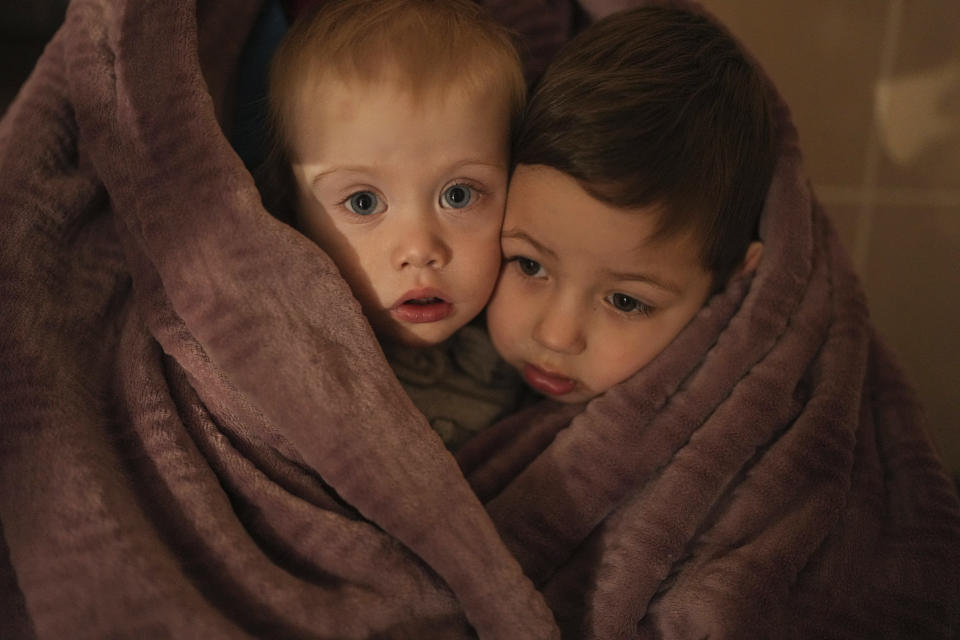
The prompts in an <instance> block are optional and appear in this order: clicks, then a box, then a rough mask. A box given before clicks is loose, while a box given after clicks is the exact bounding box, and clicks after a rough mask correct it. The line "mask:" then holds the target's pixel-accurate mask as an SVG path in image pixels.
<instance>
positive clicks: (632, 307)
mask: <svg viewBox="0 0 960 640" xmlns="http://www.w3.org/2000/svg"><path fill="white" fill-rule="evenodd" d="M607 299H608V300H609V301H610V304H612V305H613V307H614V309H616V310H617V311H622V312H624V313H635V312H636V313H641V314H643V315H649V314H650V313H651V312H652V311H653V307H651V306H650V305H648V304H644V303H643V302H640V301H639V300H637V299H636V298H634V297H632V296H628V295H627V294H625V293H614V294H613V295H611V296H610V297H609V298H607Z"/></svg>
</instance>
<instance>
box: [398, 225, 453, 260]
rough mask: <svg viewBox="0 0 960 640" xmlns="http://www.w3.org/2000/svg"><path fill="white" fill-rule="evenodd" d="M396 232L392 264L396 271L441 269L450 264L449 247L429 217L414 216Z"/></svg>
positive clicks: (440, 231)
mask: <svg viewBox="0 0 960 640" xmlns="http://www.w3.org/2000/svg"><path fill="white" fill-rule="evenodd" d="M396 231H397V236H396V242H395V245H394V250H393V263H394V266H395V267H396V268H397V269H407V268H416V269H424V268H432V269H441V268H443V267H445V266H446V265H447V263H448V262H450V258H451V257H452V255H451V253H452V252H451V251H450V247H449V246H448V245H447V243H446V242H445V241H444V238H443V233H442V230H441V229H440V228H439V226H438V225H437V224H435V223H434V222H433V221H432V220H430V218H429V216H416V217H414V218H412V219H411V220H409V221H407V222H406V223H404V224H402V225H399V228H398V229H397V230H396Z"/></svg>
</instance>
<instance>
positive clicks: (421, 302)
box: [403, 296, 446, 307]
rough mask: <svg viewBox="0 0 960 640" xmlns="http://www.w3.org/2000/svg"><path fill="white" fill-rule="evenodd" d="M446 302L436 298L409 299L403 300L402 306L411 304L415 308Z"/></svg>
mask: <svg viewBox="0 0 960 640" xmlns="http://www.w3.org/2000/svg"><path fill="white" fill-rule="evenodd" d="M444 302H446V300H444V299H443V298H437V297H436V296H434V297H430V298H411V299H409V300H404V301H403V304H412V305H416V306H420V307H422V306H425V305H428V304H441V303H444Z"/></svg>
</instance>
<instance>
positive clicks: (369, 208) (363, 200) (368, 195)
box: [346, 191, 380, 216]
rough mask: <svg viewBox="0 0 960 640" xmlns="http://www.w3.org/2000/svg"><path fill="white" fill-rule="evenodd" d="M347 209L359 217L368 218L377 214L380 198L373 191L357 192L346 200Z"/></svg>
mask: <svg viewBox="0 0 960 640" xmlns="http://www.w3.org/2000/svg"><path fill="white" fill-rule="evenodd" d="M346 204H347V208H348V209H350V211H353V212H354V213H355V214H357V215H358V216H368V215H370V214H371V213H376V212H377V209H378V208H379V205H380V198H378V197H377V194H375V193H373V192H372V191H357V192H356V193H354V194H351V195H350V197H349V198H347V200H346Z"/></svg>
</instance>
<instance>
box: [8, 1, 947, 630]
mask: <svg viewBox="0 0 960 640" xmlns="http://www.w3.org/2000/svg"><path fill="white" fill-rule="evenodd" d="M258 5H259V2H258V1H257V0H236V1H232V2H229V3H228V2H213V1H212V0H206V1H201V2H200V3H199V5H195V4H194V3H193V2H190V1H188V0H74V2H73V3H72V5H71V7H70V9H69V12H68V16H67V21H66V24H65V25H64V27H63V28H62V29H61V30H60V32H59V33H58V34H57V36H56V37H55V38H54V40H53V41H52V42H51V44H50V45H49V47H48V48H47V50H46V52H45V53H44V55H43V57H42V59H41V60H40V62H39V64H38V66H37V68H36V70H35V72H34V73H33V75H32V76H31V78H30V79H29V81H28V82H27V84H26V86H25V87H24V89H23V91H22V92H21V94H20V95H19V97H18V99H17V100H16V102H15V103H14V104H13V105H12V106H11V108H10V110H9V112H8V113H7V114H6V116H5V117H4V119H3V121H2V123H0V203H2V204H0V207H2V214H0V215H2V216H3V219H2V224H0V300H2V312H0V313H2V316H0V421H2V422H0V637H3V638H33V637H37V638H64V637H71V638H103V637H137V638H155V637H204V638H241V637H310V638H317V637H324V638H373V637H376V638H468V637H472V636H473V635H474V634H476V635H478V636H479V637H481V638H517V639H530V638H558V637H561V635H562V637H566V638H598V639H603V640H607V639H612V638H637V637H639V638H701V637H713V638H762V637H769V638H797V637H814V638H876V637H884V638H894V637H902V638H948V637H951V636H955V635H956V634H957V633H958V626H957V625H958V606H960V605H958V602H960V557H958V556H960V506H958V501H957V497H956V494H955V492H954V489H953V487H952V486H951V484H950V483H949V481H948V479H947V477H946V475H945V473H944V471H943V469H942V467H941V465H940V463H939V461H938V460H937V458H936V456H935V455H934V453H933V451H932V449H931V446H930V443H929V441H928V439H927V437H926V436H925V435H924V431H923V427H922V423H921V418H920V414H919V410H918V407H917V404H916V402H915V399H914V396H913V394H912V393H911V392H910V391H909V389H908V388H907V387H906V385H905V384H904V382H903V381H902V378H901V374H900V372H899V370H898V369H897V367H896V366H895V365H894V364H893V361H892V359H891V357H890V355H889V354H888V353H887V352H886V351H885V350H884V349H883V347H882V346H881V345H880V343H879V341H878V339H877V337H876V336H875V335H874V333H873V331H872V330H871V328H870V324H869V320H868V316H867V311H866V307H865V304H864V299H863V294H862V292H861V289H860V286H859V284H858V282H857V279H856V277H855V276H854V274H853V271H852V269H851V267H850V264H849V263H848V261H847V259H846V257H845V255H844V252H843V250H842V249H841V248H840V246H839V243H838V241H837V238H836V235H835V234H834V232H833V231H832V229H831V227H830V225H829V224H828V222H827V220H826V218H825V217H824V214H823V213H822V211H821V209H820V207H819V206H818V205H817V203H816V200H815V198H814V197H813V195H812V192H811V189H810V186H809V184H808V183H807V181H806V179H805V178H804V174H803V169H802V165H801V160H800V155H799V152H798V150H797V147H796V137H795V134H794V133H793V131H792V128H791V127H790V125H789V115H788V113H787V112H786V110H785V109H783V110H782V111H781V113H780V119H781V122H782V136H783V144H782V154H781V158H780V162H779V165H778V167H777V172H776V177H775V179H774V183H773V185H772V188H771V191H770V194H769V198H768V201H767V205H766V209H765V212H764V215H763V221H762V230H761V232H762V238H763V240H764V242H765V244H766V251H765V254H764V259H763V262H762V264H761V265H760V268H759V270H758V272H757V274H756V275H755V276H754V277H753V278H751V279H740V280H737V281H735V282H733V283H732V284H731V286H730V287H729V288H728V289H727V291H725V292H724V293H722V294H720V295H718V296H715V297H714V298H713V299H711V300H710V301H709V303H708V305H707V306H706V307H705V308H704V309H703V310H702V312H701V313H700V314H699V315H698V316H697V317H696V318H695V319H694V320H693V321H692V322H691V324H690V325H689V326H688V327H687V328H686V329H685V330H684V331H683V332H682V333H681V334H680V336H678V338H677V339H676V340H675V341H674V342H673V343H672V344H671V345H670V346H669V347H668V348H667V349H666V350H665V351H664V352H663V353H662V354H661V356H660V357H658V358H657V359H655V360H654V361H653V362H652V363H651V364H650V365H648V366H647V367H645V368H644V369H643V370H642V371H641V372H640V373H638V374H637V375H636V376H634V377H633V378H631V379H630V380H628V381H627V382H625V383H623V384H621V385H620V386H618V387H617V388H615V389H613V390H611V391H610V392H609V393H607V394H605V395H604V396H602V397H600V398H597V399H595V400H594V401H593V402H591V403H590V404H588V405H586V406H580V405H577V406H564V405H557V404H553V403H549V402H544V403H540V404H538V405H536V406H534V407H532V408H530V409H528V410H526V411H524V412H522V413H520V414H517V415H515V416H512V417H510V418H508V419H507V420H505V421H504V422H502V423H500V424H499V425H497V426H495V427H493V428H492V429H489V430H487V431H485V432H484V433H483V434H481V435H480V436H479V437H477V438H475V439H474V440H473V441H471V442H470V443H469V444H468V445H467V446H466V447H465V448H464V449H463V450H461V452H460V453H459V455H458V458H457V459H454V458H453V457H452V456H451V454H450V453H449V452H448V451H447V450H446V449H445V448H444V446H443V444H442V442H441V440H440V438H439V437H438V436H437V435H436V433H434V431H432V430H431V429H430V426H429V425H428V423H427V421H426V419H425V418H424V417H423V416H422V415H421V414H420V413H419V412H417V411H416V410H415V408H414V406H413V404H412V403H411V401H410V400H409V398H408V397H407V395H406V394H405V393H404V391H403V389H402V387H401V386H400V384H399V382H398V381H397V379H396V377H395V376H394V375H393V373H392V372H391V370H390V367H389V366H388V364H387V362H386V360H385V358H384V355H383V352H382V350H381V349H380V347H379V346H378V344H377V342H376V340H375V339H374V336H373V334H372V332H371V331H370V328H369V325H368V324H367V323H366V321H365V320H364V318H363V316H362V315H361V313H360V309H359V306H358V304H357V303H356V302H355V301H354V299H353V298H352V297H351V295H350V292H349V289H348V287H347V286H346V284H345V283H344V282H343V280H342V279H341V278H340V277H339V275H338V273H337V270H336V268H335V267H334V265H333V264H332V263H331V262H330V260H329V259H328V258H327V257H326V256H325V255H324V254H323V252H321V251H320V250H319V249H318V248H317V247H316V246H315V245H314V244H312V243H311V242H309V241H308V240H307V239H306V238H304V237H303V236H302V235H300V234H299V233H297V232H296V231H295V230H293V229H291V228H290V227H288V226H286V225H284V224H283V223H281V222H279V221H277V220H276V219H274V218H272V217H270V216H269V215H268V214H267V213H266V212H265V211H264V210H263V208H262V206H261V203H260V198H259V195H258V193H257V191H256V189H255V187H254V184H253V181H252V179H251V177H250V175H249V173H248V172H247V171H246V170H245V168H244V166H243V163H242V162H241V161H240V159H239V158H238V157H237V155H236V154H235V153H234V151H233V150H232V149H231V147H230V145H229V143H228V142H227V140H226V138H225V137H224V135H223V133H222V131H223V129H224V128H225V129H227V130H229V123H228V122H227V120H228V118H227V117H226V116H225V114H229V113H231V100H230V96H231V95H233V86H234V82H235V78H234V77H233V75H232V72H233V70H234V69H235V68H236V60H237V56H238V55H239V51H240V49H241V47H242V45H243V41H244V37H245V35H246V34H247V33H249V30H250V27H251V24H252V23H253V21H254V19H255V17H256V15H257V12H258V10H259V6H258ZM586 8H587V9H588V10H590V9H591V5H589V3H588V6H587V7H586ZM491 9H492V10H493V11H494V13H495V14H496V15H498V16H499V17H500V18H501V19H503V20H504V21H505V22H507V23H508V24H510V25H513V26H514V27H515V28H516V29H517V30H518V31H519V33H521V34H522V35H524V36H525V37H526V39H527V42H528V43H529V47H528V48H527V56H528V64H529V67H528V69H529V71H530V75H531V77H536V75H537V74H538V73H539V70H542V68H543V65H544V64H545V63H546V60H547V59H548V58H549V55H550V54H551V53H552V52H553V51H554V50H555V49H556V46H557V45H558V44H559V43H560V42H562V41H563V40H564V39H566V38H567V37H568V36H569V31H570V30H571V29H572V24H573V22H572V21H573V20H574V16H575V15H577V13H576V12H575V11H574V8H573V7H571V6H570V5H568V4H565V3H564V2H562V1H551V2H542V1H540V0H525V1H519V2H518V1H514V0H511V1H507V0H504V1H503V2H491ZM593 9H596V7H593ZM218 118H219V123H218ZM458 463H459V464H458Z"/></svg>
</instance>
